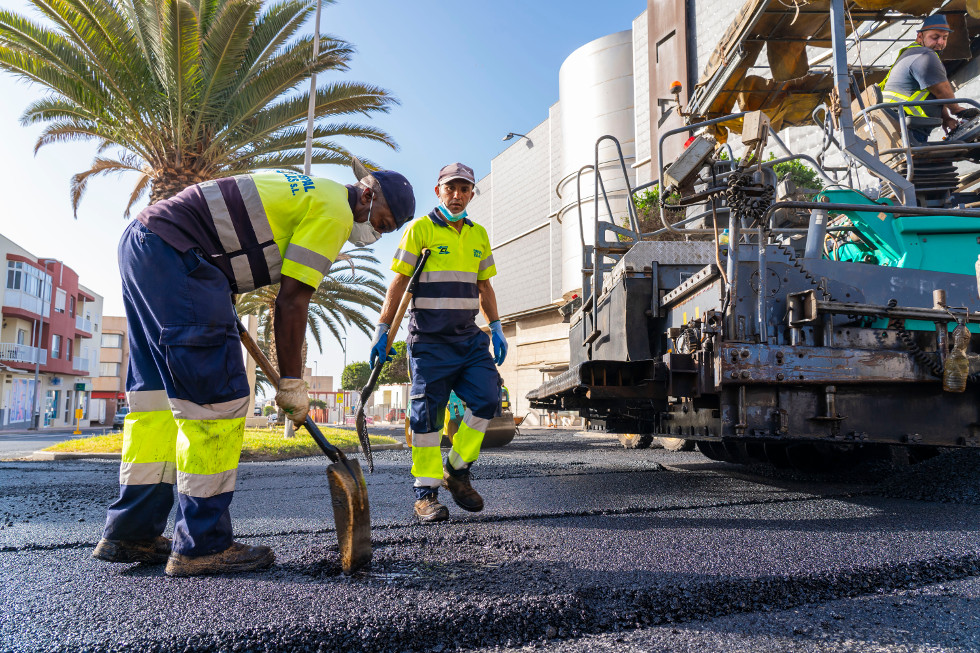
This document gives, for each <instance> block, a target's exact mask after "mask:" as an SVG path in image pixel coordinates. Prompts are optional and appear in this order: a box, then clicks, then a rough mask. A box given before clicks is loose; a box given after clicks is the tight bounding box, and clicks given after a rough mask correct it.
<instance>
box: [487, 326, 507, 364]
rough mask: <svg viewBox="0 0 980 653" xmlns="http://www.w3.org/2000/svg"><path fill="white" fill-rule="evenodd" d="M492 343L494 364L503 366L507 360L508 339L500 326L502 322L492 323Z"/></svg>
mask: <svg viewBox="0 0 980 653" xmlns="http://www.w3.org/2000/svg"><path fill="white" fill-rule="evenodd" d="M490 342H492V343H493V362H494V363H496V364H497V365H503V364H504V359H505V358H507V338H505V337H504V328H503V327H502V326H500V320H494V321H493V322H491V323H490Z"/></svg>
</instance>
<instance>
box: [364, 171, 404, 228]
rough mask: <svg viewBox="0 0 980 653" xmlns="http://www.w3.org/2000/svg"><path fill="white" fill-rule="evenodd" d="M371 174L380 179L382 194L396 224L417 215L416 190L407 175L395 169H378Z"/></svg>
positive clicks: (402, 223)
mask: <svg viewBox="0 0 980 653" xmlns="http://www.w3.org/2000/svg"><path fill="white" fill-rule="evenodd" d="M371 176H372V177H374V178H375V179H377V180H378V184H379V185H380V186H381V194H382V195H384V197H385V202H387V203H388V208H389V209H391V216H392V217H393V218H394V219H395V224H397V225H398V228H399V229H401V227H402V225H404V224H405V223H406V222H408V221H409V220H411V219H412V218H414V217H415V191H414V190H412V184H410V183H409V181H408V179H405V176H404V175H402V174H401V173H399V172H395V171H394V170H377V171H375V172H372V173H371Z"/></svg>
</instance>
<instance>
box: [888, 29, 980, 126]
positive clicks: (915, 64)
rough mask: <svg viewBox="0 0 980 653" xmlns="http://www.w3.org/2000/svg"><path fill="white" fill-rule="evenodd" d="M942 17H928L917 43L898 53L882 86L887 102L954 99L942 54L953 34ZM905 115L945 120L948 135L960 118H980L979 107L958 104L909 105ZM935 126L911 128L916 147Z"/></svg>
mask: <svg viewBox="0 0 980 653" xmlns="http://www.w3.org/2000/svg"><path fill="white" fill-rule="evenodd" d="M952 31H953V30H952V28H950V26H949V23H947V22H946V17H945V16H943V15H942V14H934V15H932V16H927V17H926V18H925V19H924V20H923V21H922V26H921V27H919V29H918V31H917V32H916V36H915V43H912V44H910V45H907V46H905V47H904V48H902V49H901V50H899V51H898V56H897V57H896V58H895V63H893V64H892V67H891V68H890V69H889V71H888V74H887V75H886V76H885V79H884V80H882V82H881V84H880V86H881V89H882V97H883V99H884V101H885V102H914V101H919V100H933V99H940V100H947V99H954V98H955V97H956V96H955V94H954V93H953V85H952V84H950V83H949V79H947V77H946V67H945V66H944V65H943V62H942V61H941V60H940V58H939V54H940V53H941V52H942V51H943V50H944V49H945V48H946V41H947V39H948V38H949V33H950V32H952ZM905 113H906V114H907V115H909V116H912V117H917V118H942V121H943V129H945V130H946V133H949V132H952V131H953V130H954V129H956V126H957V125H958V124H959V121H960V120H961V119H970V118H975V117H977V115H980V110H978V109H976V108H971V107H967V108H963V107H961V106H960V105H959V104H944V105H927V106H906V107H905ZM932 130H933V127H918V126H916V127H913V126H911V125H910V126H909V136H910V137H911V138H912V140H913V141H914V142H913V143H912V144H913V145H917V144H921V143H925V142H926V141H927V140H928V139H929V134H930V132H932Z"/></svg>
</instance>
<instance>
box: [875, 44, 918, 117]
mask: <svg viewBox="0 0 980 653" xmlns="http://www.w3.org/2000/svg"><path fill="white" fill-rule="evenodd" d="M924 47H925V46H924V45H920V44H918V43H912V44H911V45H906V46H905V47H904V48H902V49H901V50H899V51H898V56H896V57H895V63H893V64H892V67H891V68H889V69H888V74H886V75H885V78H884V79H883V80H881V82H880V83H879V84H878V87H879V88H880V89H881V97H882V100H884V101H885V102H919V101H920V100H928V99H929V89H927V88H924V89H920V90H918V91H916V92H915V93H913V94H912V95H903V94H902V93H897V92H895V91H886V90H885V86H886V85H887V84H888V78H889V77H891V76H892V70H894V69H895V65H896V64H897V63H898V62H899V61H901V60H902V56H903V55H904V54H905V53H906V52H908V51H910V50H913V49H914V48H924ZM904 109H905V113H907V114H909V115H910V116H915V117H916V118H927V117H928V116H927V115H926V112H925V109H924V108H923V107H918V106H913V107H909V106H906V107H904Z"/></svg>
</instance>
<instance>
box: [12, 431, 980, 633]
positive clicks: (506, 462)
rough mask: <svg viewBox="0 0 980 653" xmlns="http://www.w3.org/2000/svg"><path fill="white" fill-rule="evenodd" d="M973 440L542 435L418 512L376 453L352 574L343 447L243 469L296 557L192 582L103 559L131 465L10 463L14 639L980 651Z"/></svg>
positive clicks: (242, 483) (520, 441)
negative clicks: (722, 445)
mask: <svg viewBox="0 0 980 653" xmlns="http://www.w3.org/2000/svg"><path fill="white" fill-rule="evenodd" d="M975 453H977V452H965V455H960V456H959V457H957V458H951V459H950V460H952V462H947V461H946V459H943V462H941V463H934V462H933V461H927V463H923V466H920V467H918V468H913V469H911V470H910V469H900V470H892V471H888V472H883V471H881V470H879V469H876V470H873V471H868V472H867V473H861V472H857V473H851V474H848V475H837V476H802V475H794V474H785V473H778V472H775V471H773V470H765V469H746V468H742V467H738V466H735V465H728V464H723V463H716V462H712V461H709V460H707V459H705V458H703V457H702V456H701V455H700V454H698V453H671V452H666V451H663V450H659V449H658V450H641V451H631V450H624V449H622V447H621V446H620V445H619V444H618V442H616V441H615V440H614V439H608V438H598V437H595V436H592V435H587V434H576V433H573V432H569V431H545V430H541V431H528V432H525V433H523V434H522V435H521V436H519V437H518V438H517V439H515V440H514V442H513V443H511V444H510V445H508V446H507V447H505V448H502V449H491V450H486V451H485V452H484V454H483V456H482V458H481V460H480V462H479V463H478V466H477V467H475V468H474V485H475V486H476V487H477V488H478V489H479V490H480V492H481V493H482V494H483V496H484V497H485V499H486V504H487V509H486V510H485V511H484V512H483V513H479V514H470V513H464V512H462V511H461V510H459V509H458V508H456V506H454V505H452V504H451V499H450V498H449V496H448V493H445V492H444V493H443V495H444V496H443V497H442V498H443V499H444V501H446V502H448V504H449V505H450V511H451V513H452V519H451V521H450V522H447V523H443V524H435V525H428V526H421V525H418V524H416V523H415V522H414V520H413V519H412V516H411V504H412V500H413V498H412V493H411V487H410V486H411V479H410V478H409V475H408V469H409V465H410V455H409V452H408V451H389V452H376V453H375V462H376V472H375V473H374V474H373V475H369V476H368V477H367V480H368V488H369V493H370V497H371V510H372V517H373V527H374V529H373V537H374V562H373V564H372V567H371V569H370V570H368V571H366V572H362V573H359V574H357V575H355V576H354V577H350V578H348V577H345V576H343V575H342V574H341V573H340V569H339V563H338V556H337V549H336V537H335V534H334V530H333V522H332V516H331V509H330V496H329V490H328V488H327V483H326V477H325V473H324V468H325V462H324V460H323V459H319V458H306V459H300V460H294V461H286V462H280V463H245V464H243V465H242V466H241V469H240V474H239V481H238V491H237V492H236V495H235V500H234V503H233V504H232V516H233V520H234V524H235V529H236V535H237V536H238V537H240V538H242V539H243V540H244V541H246V542H247V543H264V544H269V545H271V546H272V547H273V548H274V549H275V551H276V556H277V562H276V565H275V566H274V567H273V568H272V569H270V570H267V571H263V572H256V573H250V574H243V575H239V576H222V577H210V578H190V579H171V578H167V577H166V576H164V574H163V569H162V567H160V566H145V565H108V564H104V563H101V562H98V561H95V560H92V559H91V558H90V557H89V556H90V554H91V551H92V547H93V546H94V544H95V542H96V540H97V539H98V537H99V532H100V528H101V525H102V520H103V519H104V510H105V506H106V505H107V504H108V503H109V502H110V501H111V500H112V499H113V498H114V496H115V493H116V491H117V486H116V479H117V465H118V463H116V462H108V461H96V460H84V461H58V462H0V650H2V651H8V650H9V651H35V650H37V651H61V650H64V651H80V650H83V651H85V650H91V651H105V650H113V651H214V650H221V651H274V650H282V651H357V650H366V651H448V650H457V649H479V650H505V649H508V648H514V649H520V650H523V649H532V648H533V649H547V650H568V651H586V650H634V651H641V650H664V651H667V650H678V651H686V650H690V651H694V650H697V651H707V650H739V651H743V650H744V651H755V650H765V651H768V650H771V651H778V650H787V651H809V650H834V651H838V650H841V651H842V650H856V651H857V650H861V651H864V650H875V651H876V650H881V651H913V650H914V651H920V650H921V651H946V650H963V651H972V650H980V617H978V615H980V610H978V609H977V608H978V603H977V601H978V596H980V587H978V585H980V583H978V580H977V579H978V577H980V540H978V538H977V531H978V529H980V498H978V496H980V493H978V491H977V490H978V488H980V463H978V462H977V461H978V457H977V456H975V455H973V454H975ZM930 464H932V467H931V468H930V467H925V465H930ZM944 465H945V466H944ZM930 469H932V470H933V471H932V472H931V473H930ZM913 485H914V486H915V487H912V486H913ZM926 485H929V486H930V487H929V488H928V489H924V488H925V486H926ZM835 615H836V616H835ZM943 617H945V621H942V618H943ZM937 619H940V623H938V624H936V623H935V620H937Z"/></svg>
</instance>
